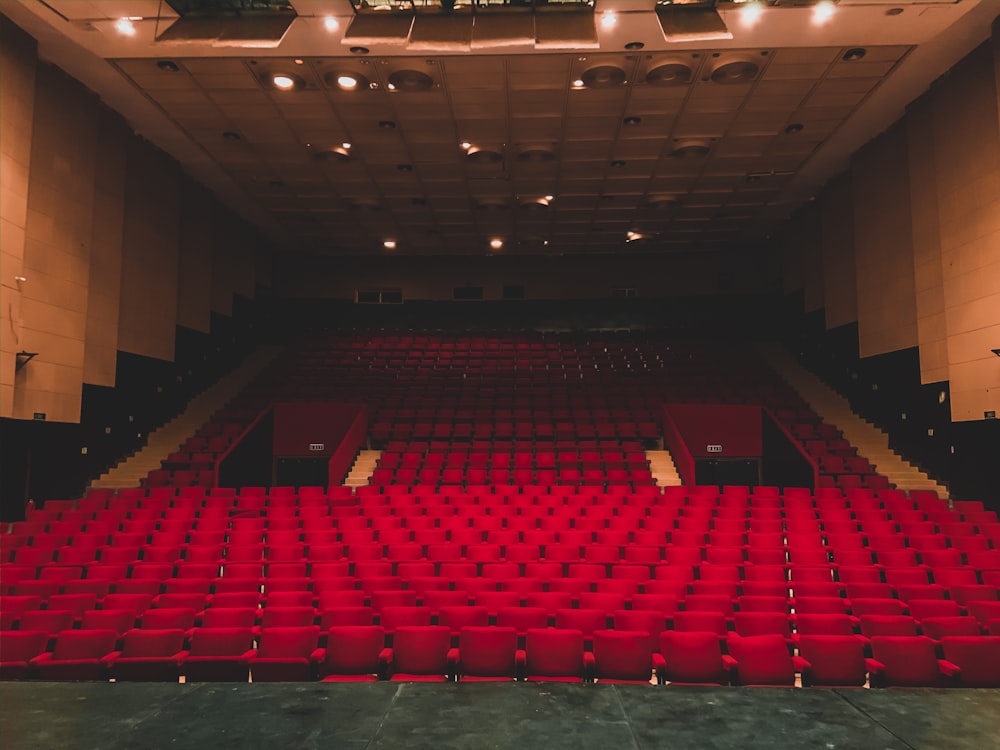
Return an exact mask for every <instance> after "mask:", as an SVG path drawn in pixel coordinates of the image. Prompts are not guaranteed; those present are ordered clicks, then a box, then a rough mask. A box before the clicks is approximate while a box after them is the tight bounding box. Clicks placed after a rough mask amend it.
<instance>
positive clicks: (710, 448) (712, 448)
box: [705, 445, 722, 453]
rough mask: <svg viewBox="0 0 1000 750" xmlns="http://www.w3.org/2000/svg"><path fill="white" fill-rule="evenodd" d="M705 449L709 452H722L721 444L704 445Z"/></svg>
mask: <svg viewBox="0 0 1000 750" xmlns="http://www.w3.org/2000/svg"><path fill="white" fill-rule="evenodd" d="M705 450H706V451H708V452H709V453H722V446H721V445H706V446H705Z"/></svg>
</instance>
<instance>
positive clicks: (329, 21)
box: [323, 16, 340, 31]
mask: <svg viewBox="0 0 1000 750" xmlns="http://www.w3.org/2000/svg"><path fill="white" fill-rule="evenodd" d="M323 28H324V29H326V30H327V31H336V30H337V29H339V28H340V21H338V20H337V19H336V18H334V17H333V16H327V17H326V18H324V19H323Z"/></svg>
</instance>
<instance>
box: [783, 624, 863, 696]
mask: <svg viewBox="0 0 1000 750" xmlns="http://www.w3.org/2000/svg"><path fill="white" fill-rule="evenodd" d="M798 646H799V655H800V656H801V657H802V659H803V660H804V661H805V662H806V663H805V664H803V665H801V668H802V684H803V685H804V686H807V687H808V686H812V685H823V686H832V687H848V686H861V685H864V684H865V682H866V680H867V669H866V667H865V647H864V643H863V642H862V640H861V639H860V638H856V637H855V636H851V635H803V636H800V637H799V641H798Z"/></svg>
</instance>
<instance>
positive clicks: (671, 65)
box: [646, 62, 692, 86]
mask: <svg viewBox="0 0 1000 750" xmlns="http://www.w3.org/2000/svg"><path fill="white" fill-rule="evenodd" d="M691 76H692V71H691V66H690V65H686V64H685V63H681V62H665V63H663V64H662V65H657V66H656V67H655V68H651V69H650V70H649V72H648V73H646V83H648V84H649V85H650V86H685V85H687V84H688V83H690V81H691Z"/></svg>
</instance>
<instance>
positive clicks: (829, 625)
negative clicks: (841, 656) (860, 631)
mask: <svg viewBox="0 0 1000 750" xmlns="http://www.w3.org/2000/svg"><path fill="white" fill-rule="evenodd" d="M795 628H796V630H797V631H798V632H799V634H801V635H851V634H852V633H854V625H853V623H852V622H851V618H850V617H848V616H847V615H845V614H829V613H820V614H799V615H796V616H795Z"/></svg>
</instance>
